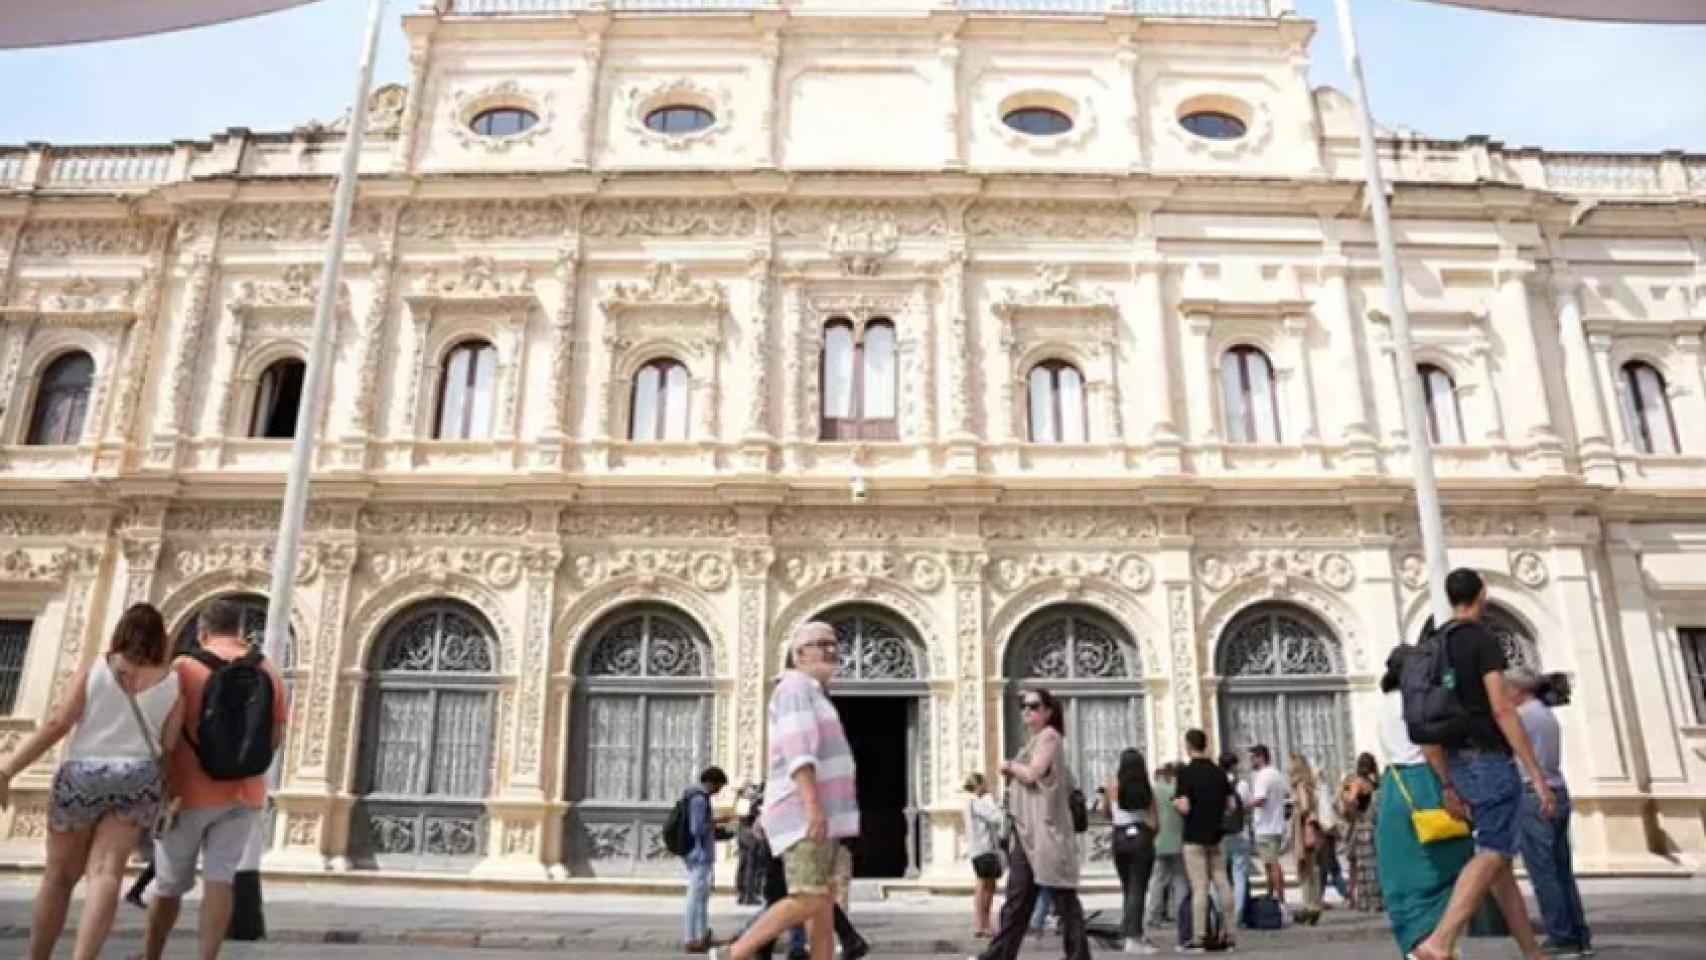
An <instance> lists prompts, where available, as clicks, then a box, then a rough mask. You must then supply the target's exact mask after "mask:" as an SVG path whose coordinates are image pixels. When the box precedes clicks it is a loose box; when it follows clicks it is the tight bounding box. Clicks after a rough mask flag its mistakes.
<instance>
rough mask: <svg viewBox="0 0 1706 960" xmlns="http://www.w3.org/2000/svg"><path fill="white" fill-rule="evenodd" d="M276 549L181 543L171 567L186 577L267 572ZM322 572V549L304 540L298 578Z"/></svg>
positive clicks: (298, 559)
mask: <svg viewBox="0 0 1706 960" xmlns="http://www.w3.org/2000/svg"><path fill="white" fill-rule="evenodd" d="M273 549H274V546H273V544H272V543H271V542H267V543H229V542H226V543H216V544H212V545H204V546H197V547H180V548H178V549H177V550H175V551H173V554H172V569H174V570H176V571H177V574H178V576H180V577H182V578H184V579H186V580H187V579H190V578H191V577H199V576H201V575H203V574H207V573H215V572H221V571H231V572H238V573H243V572H255V573H266V572H269V571H271V570H272V566H273ZM319 573H320V551H319V548H318V546H317V545H315V544H311V543H310V544H303V546H302V549H301V552H300V553H298V554H297V557H296V582H297V583H309V582H311V581H313V579H314V578H315V577H316V576H318V575H319Z"/></svg>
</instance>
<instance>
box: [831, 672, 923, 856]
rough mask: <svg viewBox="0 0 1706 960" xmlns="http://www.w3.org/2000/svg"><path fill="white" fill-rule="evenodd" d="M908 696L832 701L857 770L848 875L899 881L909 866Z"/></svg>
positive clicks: (910, 711)
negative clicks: (854, 837) (855, 828)
mask: <svg viewBox="0 0 1706 960" xmlns="http://www.w3.org/2000/svg"><path fill="white" fill-rule="evenodd" d="M916 703H917V700H916V698H913V697H837V698H835V706H836V709H837V710H839V711H841V725H842V726H843V727H844V728H845V729H846V731H847V742H848V743H849V744H851V745H852V747H853V761H854V763H856V764H858V766H859V820H860V830H859V839H858V841H857V842H856V843H855V844H854V847H853V876H855V877H879V878H893V877H904V876H906V875H907V874H908V872H909V871H910V869H911V867H912V866H913V858H912V854H911V849H912V847H911V844H910V843H909V840H910V837H911V833H912V821H913V810H912V790H911V784H910V782H909V781H910V779H911V775H912V749H911V748H912V737H911V733H910V729H911V726H912V715H913V713H914V712H915V710H916V706H915V705H916Z"/></svg>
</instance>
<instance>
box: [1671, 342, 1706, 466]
mask: <svg viewBox="0 0 1706 960" xmlns="http://www.w3.org/2000/svg"><path fill="white" fill-rule="evenodd" d="M1672 343H1674V344H1675V346H1676V352H1677V354H1678V355H1679V356H1680V357H1682V363H1681V364H1680V366H1681V367H1682V368H1683V369H1684V370H1686V371H1687V374H1685V376H1687V377H1688V382H1687V383H1679V384H1673V385H1672V386H1671V389H1670V393H1671V404H1672V405H1673V406H1675V407H1678V408H1682V409H1677V410H1675V411H1673V413H1672V417H1673V418H1674V419H1675V421H1676V431H1677V438H1676V442H1677V448H1678V450H1679V451H1681V452H1683V453H1694V454H1698V453H1699V452H1700V451H1701V450H1702V449H1703V448H1706V422H1703V420H1706V365H1702V364H1701V362H1700V361H1701V335H1700V331H1699V330H1698V329H1696V330H1687V331H1684V332H1681V333H1678V334H1677V335H1676V336H1675V338H1674V339H1673V340H1672ZM1679 388H1680V389H1679ZM1679 401H1680V402H1679ZM1690 407H1691V408H1693V409H1687V408H1690Z"/></svg>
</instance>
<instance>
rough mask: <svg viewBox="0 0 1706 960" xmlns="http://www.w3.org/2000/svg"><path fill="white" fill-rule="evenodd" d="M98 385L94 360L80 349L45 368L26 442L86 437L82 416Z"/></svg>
mask: <svg viewBox="0 0 1706 960" xmlns="http://www.w3.org/2000/svg"><path fill="white" fill-rule="evenodd" d="M94 385H95V361H94V360H92V359H90V357H89V355H88V354H86V353H84V352H83V351H81V350H78V351H75V352H73V353H67V354H65V355H64V356H62V357H59V358H58V359H56V360H54V361H53V362H52V363H50V364H48V365H47V369H46V370H44V371H42V375H41V385H40V386H39V387H37V388H36V405H35V413H34V415H32V416H31V417H30V432H29V434H28V436H27V437H26V438H25V439H24V442H25V443H27V444H29V445H31V446H37V447H53V446H71V445H74V444H76V443H77V442H78V441H80V440H82V439H83V418H84V417H86V416H88V413H89V393H90V391H91V390H92V389H93V388H94Z"/></svg>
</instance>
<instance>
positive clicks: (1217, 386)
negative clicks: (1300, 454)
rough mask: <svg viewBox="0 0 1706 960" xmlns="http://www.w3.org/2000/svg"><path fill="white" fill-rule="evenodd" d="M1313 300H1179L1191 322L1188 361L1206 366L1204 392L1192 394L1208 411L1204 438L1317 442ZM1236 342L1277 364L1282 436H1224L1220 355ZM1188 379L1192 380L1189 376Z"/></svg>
mask: <svg viewBox="0 0 1706 960" xmlns="http://www.w3.org/2000/svg"><path fill="white" fill-rule="evenodd" d="M1313 310H1314V304H1313V303H1312V302H1311V301H1309V300H1305V299H1301V298H1298V299H1291V298H1278V299H1273V300H1251V301H1243V300H1231V299H1225V298H1221V297H1218V296H1200V295H1199V296H1189V295H1187V296H1186V297H1183V298H1181V299H1180V301H1179V313H1180V314H1181V315H1182V316H1184V317H1185V318H1186V319H1187V321H1188V323H1187V330H1188V337H1187V348H1186V351H1185V356H1186V359H1185V362H1186V363H1187V364H1191V365H1194V366H1196V367H1198V368H1199V369H1200V370H1202V371H1203V374H1204V376H1205V379H1204V381H1203V382H1204V383H1205V384H1206V388H1205V393H1206V395H1205V396H1201V397H1193V398H1191V402H1192V403H1193V404H1200V405H1202V408H1203V409H1205V410H1207V411H1208V413H1209V418H1208V423H1207V424H1206V425H1205V428H1204V429H1203V430H1201V431H1199V435H1200V437H1201V439H1202V441H1203V442H1204V443H1205V444H1206V445H1208V446H1210V447H1212V448H1216V449H1223V450H1224V449H1237V450H1261V449H1280V450H1295V449H1297V448H1299V447H1300V446H1307V445H1310V444H1314V443H1318V442H1319V440H1320V427H1319V422H1318V419H1317V416H1316V410H1315V400H1314V383H1313V380H1314V371H1313V369H1312V367H1311V359H1312V358H1311V356H1310V350H1309V345H1308V332H1309V324H1310V316H1311V314H1312V313H1313ZM1238 346H1251V347H1255V348H1257V349H1259V350H1261V351H1262V352H1263V353H1265V354H1267V357H1268V363H1269V364H1271V365H1272V367H1273V373H1274V386H1275V389H1276V390H1278V391H1281V392H1280V393H1277V394H1276V396H1275V400H1276V405H1277V406H1278V408H1279V417H1278V421H1279V422H1278V426H1279V437H1280V442H1279V443H1278V444H1277V445H1275V444H1250V443H1232V442H1230V441H1228V440H1227V439H1226V402H1225V399H1224V397H1223V396H1222V387H1221V380H1220V364H1221V356H1222V355H1223V354H1225V353H1226V351H1228V350H1230V349H1232V348H1234V347H1238ZM1187 382H1188V381H1187Z"/></svg>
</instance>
